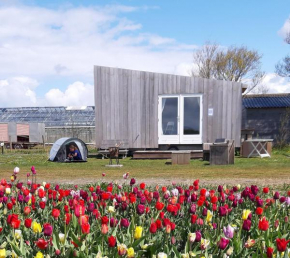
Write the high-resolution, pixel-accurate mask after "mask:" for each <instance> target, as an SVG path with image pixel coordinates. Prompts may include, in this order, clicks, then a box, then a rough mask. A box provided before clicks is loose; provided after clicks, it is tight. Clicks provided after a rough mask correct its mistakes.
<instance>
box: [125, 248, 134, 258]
mask: <svg viewBox="0 0 290 258" xmlns="http://www.w3.org/2000/svg"><path fill="white" fill-rule="evenodd" d="M127 257H128V258H133V257H135V252H134V249H133V247H130V248H129V249H128V250H127Z"/></svg>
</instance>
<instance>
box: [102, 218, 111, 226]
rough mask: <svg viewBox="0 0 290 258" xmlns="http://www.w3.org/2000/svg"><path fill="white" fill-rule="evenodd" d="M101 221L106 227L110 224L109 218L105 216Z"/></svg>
mask: <svg viewBox="0 0 290 258" xmlns="http://www.w3.org/2000/svg"><path fill="white" fill-rule="evenodd" d="M101 221H102V224H106V225H108V223H109V219H108V217H107V216H103V217H102V218H101Z"/></svg>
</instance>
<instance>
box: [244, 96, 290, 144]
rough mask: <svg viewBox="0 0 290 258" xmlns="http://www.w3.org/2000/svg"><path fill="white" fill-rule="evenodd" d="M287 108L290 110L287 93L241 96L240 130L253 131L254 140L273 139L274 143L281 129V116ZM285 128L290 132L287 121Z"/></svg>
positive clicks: (289, 98) (289, 100)
mask: <svg viewBox="0 0 290 258" xmlns="http://www.w3.org/2000/svg"><path fill="white" fill-rule="evenodd" d="M287 108H288V109H290V94H289V93H285V94H259V95H258V94H257V95H254V94H253V95H251V94H249V95H245V96H243V115H242V128H244V129H253V130H254V137H256V138H267V139H274V142H275V141H276V140H277V137H278V135H279V130H280V128H281V119H282V116H283V114H285V113H286V110H287ZM288 112H290V110H289V111H288ZM286 126H287V127H288V131H290V122H289V121H288V124H287V123H286ZM288 142H290V138H289V139H288Z"/></svg>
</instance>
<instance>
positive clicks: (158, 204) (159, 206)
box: [155, 202, 164, 211]
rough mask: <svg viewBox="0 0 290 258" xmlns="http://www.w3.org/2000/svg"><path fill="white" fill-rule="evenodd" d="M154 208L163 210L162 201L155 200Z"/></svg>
mask: <svg viewBox="0 0 290 258" xmlns="http://www.w3.org/2000/svg"><path fill="white" fill-rule="evenodd" d="M155 208H156V209H157V210H159V211H161V210H163V208H164V203H162V202H157V203H156V205H155Z"/></svg>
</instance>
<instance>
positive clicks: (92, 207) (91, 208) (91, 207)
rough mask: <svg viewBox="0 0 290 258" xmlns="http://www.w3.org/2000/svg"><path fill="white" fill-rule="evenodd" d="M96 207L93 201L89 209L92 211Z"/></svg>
mask: <svg viewBox="0 0 290 258" xmlns="http://www.w3.org/2000/svg"><path fill="white" fill-rule="evenodd" d="M94 209H95V204H94V203H93V202H91V203H89V204H88V211H89V212H92V211H93V210H94Z"/></svg>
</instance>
